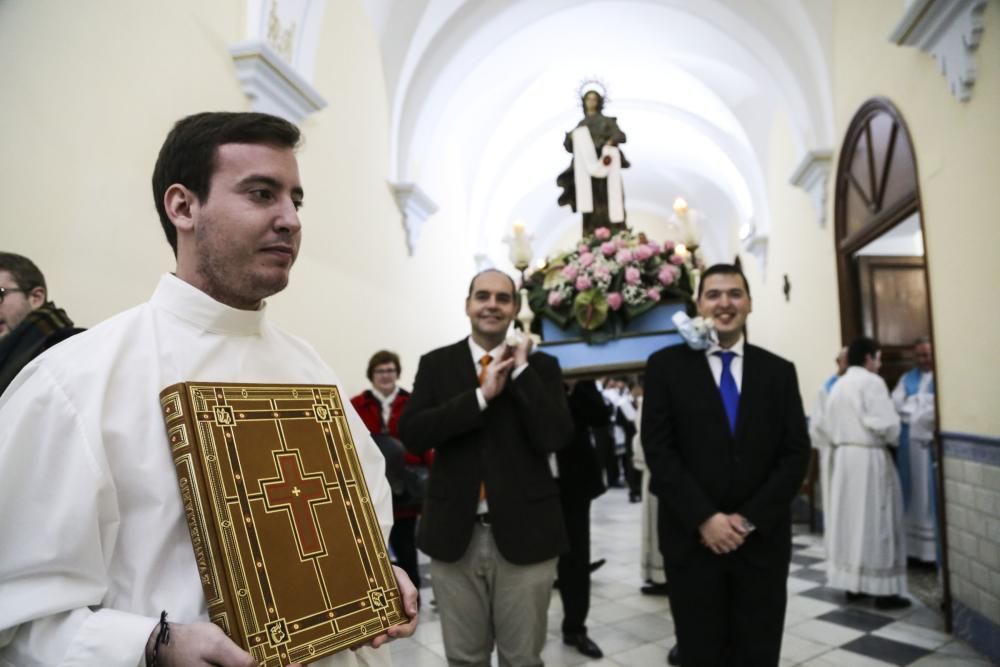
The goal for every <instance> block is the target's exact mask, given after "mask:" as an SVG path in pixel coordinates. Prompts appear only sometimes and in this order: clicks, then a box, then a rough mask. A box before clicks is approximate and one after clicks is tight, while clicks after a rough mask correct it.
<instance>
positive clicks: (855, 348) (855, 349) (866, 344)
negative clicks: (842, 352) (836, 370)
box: [847, 336, 882, 366]
mask: <svg viewBox="0 0 1000 667" xmlns="http://www.w3.org/2000/svg"><path fill="white" fill-rule="evenodd" d="M881 349H882V346H880V345H879V344H878V342H877V341H875V340H873V339H871V338H868V337H867V336H861V337H860V338H855V339H854V340H852V341H851V344H850V345H848V346H847V365H848V366H864V365H865V357H873V358H874V357H875V355H876V354H878V351H879V350H881Z"/></svg>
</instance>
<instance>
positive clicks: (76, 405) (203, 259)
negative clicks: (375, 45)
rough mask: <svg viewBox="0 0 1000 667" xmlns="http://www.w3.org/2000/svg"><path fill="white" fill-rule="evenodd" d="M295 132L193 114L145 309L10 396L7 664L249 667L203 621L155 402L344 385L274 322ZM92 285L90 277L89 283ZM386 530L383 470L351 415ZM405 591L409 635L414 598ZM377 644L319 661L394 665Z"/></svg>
mask: <svg viewBox="0 0 1000 667" xmlns="http://www.w3.org/2000/svg"><path fill="white" fill-rule="evenodd" d="M298 140H299V131H298V129H297V128H296V127H295V126H294V125H291V124H290V123H288V122H286V121H284V120H281V119H278V118H275V117H272V116H267V115H264V114H248V113H211V114H197V115H195V116H191V117H188V118H185V119H183V120H181V121H179V122H178V123H177V124H176V125H175V127H174V129H173V130H172V131H171V133H170V135H169V136H168V138H167V141H166V142H165V143H164V146H163V148H162V149H161V151H160V156H159V159H158V160H157V165H156V168H155V170H154V178H153V190H154V198H155V201H156V206H157V209H158V212H159V214H160V218H161V224H162V225H163V228H164V230H165V232H166V234H167V238H168V240H169V241H170V243H171V245H172V247H173V249H174V253H175V255H176V257H177V268H176V271H175V273H174V274H167V275H164V276H163V277H162V278H161V279H160V283H159V285H158V286H157V287H156V289H155V291H154V292H153V295H152V298H151V299H150V300H149V301H148V302H147V303H144V304H142V305H140V306H137V307H135V308H132V309H131V310H127V311H125V312H123V313H121V314H119V315H117V316H114V317H112V318H111V319H109V320H106V321H105V322H102V323H101V324H99V325H97V326H95V327H93V328H92V329H90V330H89V331H87V332H85V333H84V334H80V335H78V336H76V337H74V338H72V339H70V340H68V341H66V342H65V343H63V344H60V345H59V346H56V347H54V348H52V349H51V350H49V351H48V352H47V353H45V354H43V355H42V356H40V357H39V358H38V359H36V360H35V361H34V362H33V363H31V364H30V365H29V366H27V367H26V368H25V369H24V370H23V371H22V372H21V373H20V374H19V375H18V376H17V378H16V379H15V380H14V382H13V383H12V384H11V385H10V387H9V388H8V390H7V391H6V392H5V393H4V394H3V397H2V399H0V424H2V425H3V427H2V429H0V506H2V507H3V511H2V512H0V535H3V536H4V538H3V540H2V541H0V665H17V666H18V667H30V666H34V665H101V666H102V667H118V666H120V667H136V666H137V665H145V664H147V661H148V660H149V657H150V654H151V652H152V649H153V647H154V645H155V644H156V639H157V635H158V631H159V624H160V612H161V610H166V611H167V612H168V619H167V620H168V621H169V631H170V640H169V642H168V643H165V644H161V645H160V646H159V649H158V651H159V654H158V664H159V665H161V666H163V667H169V666H171V665H209V664H211V665H224V666H227V667H228V666H236V665H239V666H241V667H243V666H247V665H252V664H254V663H253V660H252V659H251V658H250V656H249V654H247V653H246V652H244V651H243V650H242V649H240V648H239V647H237V646H236V644H234V643H233V642H232V641H231V640H229V638H228V637H226V636H225V635H224V634H223V632H222V630H221V629H219V628H218V627H217V626H215V625H214V624H212V623H209V622H207V618H208V616H207V610H206V603H205V597H204V594H203V592H202V587H201V582H200V580H199V576H198V568H197V566H196V564H195V558H194V552H193V550H192V548H191V541H190V537H189V535H188V529H187V525H186V522H185V518H184V509H183V507H182V504H181V496H180V493H179V491H178V487H177V478H176V474H175V472H174V465H173V460H172V457H171V454H170V447H169V445H168V443H167V438H166V432H165V428H164V424H163V420H162V418H161V413H160V400H159V392H160V390H161V389H163V388H164V387H166V386H168V385H171V384H173V383H176V382H180V381H185V380H199V379H200V380H207V381H228V382H281V383H321V384H339V380H338V378H337V376H336V374H334V372H333V371H332V370H331V369H330V368H329V366H327V365H326V363H324V361H323V360H322V359H321V358H320V356H319V355H318V354H317V353H316V351H315V350H314V349H313V348H312V347H311V346H310V345H308V344H307V343H305V342H304V341H302V340H300V339H298V338H295V337H293V336H290V335H288V334H285V333H283V332H282V331H280V330H278V329H277V328H276V327H274V326H273V325H272V324H270V323H269V322H268V321H267V319H266V317H265V311H266V309H265V303H264V301H263V300H264V299H265V298H267V297H270V296H271V295H273V294H275V293H277V292H279V291H281V290H282V289H284V287H285V286H286V284H287V282H288V276H289V271H290V269H291V267H292V264H293V262H294V261H295V257H296V255H297V253H298V249H299V241H300V232H301V225H300V222H299V217H298V208H299V206H300V205H301V203H302V197H303V192H302V187H301V185H300V181H299V174H298V166H297V161H296V158H295V153H294V150H293V149H294V147H295V146H296V144H297V143H298ZM94 279H95V280H96V278H94ZM344 407H345V410H346V411H347V413H348V419H349V423H350V424H351V430H352V434H353V436H354V440H355V442H356V443H357V452H358V455H359V457H360V459H361V464H362V467H363V469H364V472H365V477H366V479H367V482H368V484H369V487H370V490H371V495H372V501H373V503H374V505H375V507H376V510H377V514H378V517H379V522H380V523H381V524H382V530H383V532H384V533H385V534H386V535H388V534H389V528H390V527H391V524H392V501H391V492H390V490H389V487H388V484H387V482H386V480H385V476H384V461H383V459H382V457H381V454H380V453H379V451H378V449H377V448H376V447H375V445H374V443H373V442H372V441H371V439H370V437H369V436H368V431H367V429H366V428H365V427H364V425H363V424H362V422H361V420H360V419H359V418H358V416H357V414H356V413H355V412H354V410H353V409H352V408H351V406H350V404H349V403H348V402H347V401H345V402H344ZM401 573H402V570H399V569H398V568H397V572H396V574H397V579H398V581H399V585H400V589H401V591H402V592H403V595H404V602H405V608H406V610H407V613H408V614H409V615H410V616H411V621H410V623H409V624H407V625H405V626H399V628H398V629H397V628H393V629H392V630H390V634H391V635H392V636H407V635H409V634H412V632H413V630H414V627H415V624H416V590H415V588H414V587H413V586H412V584H410V582H409V580H408V579H407V578H406V576H405V574H402V575H401ZM387 640H388V637H386V636H384V635H383V636H381V637H379V638H377V639H375V640H374V641H373V642H372V644H373V645H375V646H373V645H369V646H366V647H365V648H362V649H360V650H358V651H356V652H355V651H344V652H342V653H339V654H337V655H334V656H331V657H328V658H326V659H324V660H322V661H320V662H317V663H315V664H317V665H325V666H332V665H345V666H346V665H388V664H390V663H391V659H390V656H389V652H388V649H379V648H377V646H381V644H383V643H385V641H387Z"/></svg>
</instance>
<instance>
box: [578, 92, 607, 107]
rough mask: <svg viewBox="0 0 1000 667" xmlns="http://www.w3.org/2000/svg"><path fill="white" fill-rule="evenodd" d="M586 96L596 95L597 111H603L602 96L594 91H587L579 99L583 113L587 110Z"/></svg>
mask: <svg viewBox="0 0 1000 667" xmlns="http://www.w3.org/2000/svg"><path fill="white" fill-rule="evenodd" d="M587 95H597V111H598V112H601V111H604V95H601V94H600V93H599V92H597V91H596V90H588V91H587V92H585V93H584V94H583V95H582V96H581V97H580V106H582V107H583V110H584V111H586V110H587Z"/></svg>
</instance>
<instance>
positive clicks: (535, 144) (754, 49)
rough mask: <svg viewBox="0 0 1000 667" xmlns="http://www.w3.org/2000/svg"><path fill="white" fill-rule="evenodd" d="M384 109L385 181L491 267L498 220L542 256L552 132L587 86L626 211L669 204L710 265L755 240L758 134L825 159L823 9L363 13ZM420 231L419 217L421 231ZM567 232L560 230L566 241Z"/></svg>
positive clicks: (404, 8) (624, 5)
mask: <svg viewBox="0 0 1000 667" xmlns="http://www.w3.org/2000/svg"><path fill="white" fill-rule="evenodd" d="M366 5H367V8H368V11H369V14H370V15H371V17H372V20H373V22H374V24H375V26H376V30H377V31H378V34H379V38H380V41H381V50H382V58H383V66H384V71H385V76H386V86H387V94H388V99H389V103H390V109H391V114H392V115H391V141H392V144H391V145H392V148H391V150H392V155H391V169H392V172H393V173H392V174H391V175H390V180H392V181H394V182H413V183H416V184H417V185H418V186H419V187H420V188H421V189H422V190H424V191H425V192H426V193H427V194H428V195H429V196H430V197H431V198H432V199H433V200H434V201H435V202H436V203H437V204H438V205H439V206H440V207H441V214H444V215H447V216H451V217H452V218H454V219H460V220H463V221H465V225H466V228H465V230H464V234H465V237H464V240H465V241H466V242H467V243H468V244H469V246H470V247H471V248H472V249H473V250H474V251H475V252H476V253H481V254H485V255H489V256H491V257H494V258H500V257H503V254H504V252H505V248H504V246H503V245H502V243H501V239H502V238H503V237H504V236H505V235H506V234H508V233H509V230H510V225H511V222H512V221H513V220H516V219H521V220H524V221H525V222H526V223H527V226H528V228H529V231H531V232H532V234H533V235H534V237H535V250H536V253H538V254H546V253H548V252H550V251H553V250H557V249H558V248H553V247H552V246H553V244H554V243H555V242H556V241H557V240H558V239H560V238H561V237H562V236H563V235H564V233H565V232H566V230H567V229H569V228H571V227H572V228H578V225H579V216H577V215H574V214H573V213H572V212H571V211H570V210H569V209H568V208H559V207H558V206H557V205H556V203H555V200H556V197H557V196H558V192H559V191H558V188H557V187H556V185H555V177H556V175H557V174H558V173H559V172H560V171H562V170H563V169H565V168H566V166H567V165H568V164H569V159H570V155H569V154H568V153H566V152H565V151H564V150H563V148H562V141H563V138H564V134H565V132H567V131H568V130H571V129H572V128H573V127H574V126H575V125H576V123H577V121H578V120H579V119H580V118H581V116H582V113H581V110H580V106H579V101H578V99H577V98H576V95H575V91H576V87H577V86H578V84H579V83H580V81H581V80H582V79H583V78H585V77H588V76H591V75H596V76H599V77H600V78H601V79H602V80H603V81H605V82H606V83H607V84H608V87H609V93H610V100H609V103H608V105H607V108H606V109H605V113H606V114H608V115H612V116H617V117H618V118H619V125H620V126H621V128H622V129H623V130H624V131H625V132H626V134H627V135H628V142H627V143H626V144H625V145H624V146H623V150H624V151H625V154H626V155H627V156H628V159H629V160H630V161H631V163H632V165H633V166H632V168H631V169H629V170H627V171H626V172H625V191H626V206H627V209H628V211H629V214H630V215H632V214H634V213H637V212H642V213H643V214H645V215H647V216H652V217H654V218H660V219H664V220H665V219H666V217H667V216H668V215H669V211H670V206H671V203H672V201H673V198H674V197H675V196H677V195H683V196H684V197H686V198H687V199H688V201H689V202H690V203H691V205H692V206H693V207H695V208H697V209H699V210H700V211H701V212H702V214H703V216H704V220H705V228H704V230H703V233H704V238H703V245H704V247H705V250H706V254H708V255H709V259H710V260H718V259H722V258H724V257H727V256H731V255H732V253H733V252H734V251H735V250H736V248H735V245H734V243H735V238H736V229H737V228H738V227H739V226H740V225H743V224H746V223H752V224H753V226H754V230H755V235H756V236H757V238H758V239H763V240H765V241H766V238H767V236H768V229H769V211H768V204H767V198H766V181H765V174H766V165H767V157H768V156H767V147H768V135H769V132H770V130H771V127H772V124H773V120H774V117H775V114H776V112H777V111H778V110H781V111H782V112H783V113H784V114H785V115H786V116H787V117H788V119H789V120H790V123H791V126H792V130H793V133H794V140H795V142H796V144H797V148H798V150H799V151H800V152H801V153H805V152H806V151H807V150H812V149H817V148H829V147H830V146H832V144H833V138H832V124H833V123H832V104H831V91H830V76H829V69H828V51H829V34H828V30H829V18H830V11H831V10H830V6H829V1H827V2H822V1H821V2H816V0H808V1H806V0H729V1H721V0H699V1H698V2H689V1H681V0H366ZM433 222H434V220H433V218H432V220H431V224H433ZM574 226H575V227H574Z"/></svg>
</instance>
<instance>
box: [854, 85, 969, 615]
mask: <svg viewBox="0 0 1000 667" xmlns="http://www.w3.org/2000/svg"><path fill="white" fill-rule="evenodd" d="M876 123H877V124H878V125H877V126H876ZM859 149H860V152H861V153H862V154H861V155H859ZM856 158H860V161H859V160H858V159H856ZM918 173H919V172H918V171H917V158H916V154H915V152H914V150H913V140H912V135H911V134H910V131H909V128H908V127H907V125H906V121H905V120H904V119H903V116H902V114H901V113H900V112H899V110H898V109H897V108H896V106H895V105H894V104H893V103H892V102H891V101H890V100H889V99H887V98H884V97H873V98H871V99H869V100H867V101H866V102H865V103H864V104H862V105H861V107H860V108H859V109H858V111H857V112H856V113H855V114H854V117H853V118H852V119H851V123H850V125H849V126H848V128H847V132H846V134H845V136H844V141H843V143H842V144H841V150H840V155H839V157H838V160H837V171H836V177H835V191H834V192H835V194H834V248H835V251H836V256H837V281H838V286H839V292H840V330H841V339H842V341H843V343H844V344H845V345H846V344H847V343H849V342H850V341H851V340H853V339H854V338H857V337H858V336H861V335H863V325H862V313H861V307H862V305H861V298H860V289H861V287H860V284H859V275H858V271H857V269H856V267H855V265H854V261H853V257H854V254H855V253H857V252H858V251H859V250H861V249H862V248H863V247H864V246H866V245H867V244H868V243H871V242H872V241H874V240H875V239H877V238H879V237H880V236H882V235H883V234H885V233H886V232H888V231H889V230H891V229H892V228H893V227H895V226H896V225H898V224H899V223H901V222H902V221H904V220H905V219H906V218H908V217H909V216H911V215H912V214H914V213H917V214H919V216H920V233H921V236H922V237H923V240H924V244H923V245H924V265H925V270H924V279H925V285H924V287H925V290H926V294H927V311H928V316H929V320H930V331H931V332H932V337H933V331H934V318H933V312H934V310H933V306H932V303H931V291H930V267H929V262H928V257H927V243H926V238H927V237H926V234H924V215H923V209H922V206H921V203H920V182H919V179H918ZM862 207H863V208H862ZM862 210H864V214H863V215H859V214H860V213H861V212H862ZM934 376H935V377H937V361H936V357H935V361H934ZM939 408H940V406H939V403H938V396H937V393H936V392H935V394H934V409H935V414H937V415H939V414H940V410H939ZM934 435H935V437H934V451H935V456H936V458H937V461H938V467H937V505H938V506H937V528H938V535H939V539H940V543H941V571H942V577H941V579H942V591H941V594H942V598H943V607H944V616H945V629H946V630H947V631H948V632H951V630H952V613H951V612H952V610H951V582H950V577H949V574H948V573H949V564H948V532H947V530H946V527H947V522H946V520H945V490H944V465H943V461H944V458H943V454H944V452H943V448H942V445H941V438H940V434H939V431H938V427H937V425H935V434H934Z"/></svg>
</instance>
